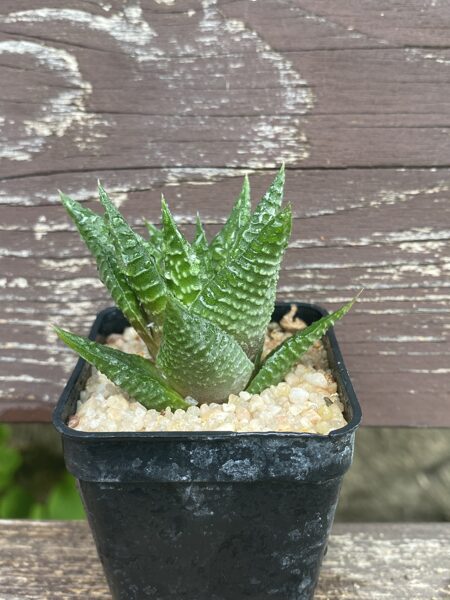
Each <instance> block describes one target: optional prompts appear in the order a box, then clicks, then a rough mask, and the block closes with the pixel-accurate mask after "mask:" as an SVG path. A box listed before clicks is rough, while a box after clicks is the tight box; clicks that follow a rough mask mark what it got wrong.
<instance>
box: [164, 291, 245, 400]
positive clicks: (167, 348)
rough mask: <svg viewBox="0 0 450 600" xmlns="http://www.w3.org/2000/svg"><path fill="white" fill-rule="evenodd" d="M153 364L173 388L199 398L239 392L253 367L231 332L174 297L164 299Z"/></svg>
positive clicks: (220, 397) (212, 398) (221, 398)
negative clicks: (162, 317)
mask: <svg viewBox="0 0 450 600" xmlns="http://www.w3.org/2000/svg"><path fill="white" fill-rule="evenodd" d="M156 364H157V366H158V367H159V368H160V369H161V370H162V372H163V373H164V375H165V376H166V378H167V379H168V381H169V382H170V384H171V385H172V386H173V387H174V388H175V389H176V390H178V391H179V392H180V393H181V394H183V395H187V394H189V395H190V396H192V397H193V398H195V399H196V400H198V401H199V402H204V401H208V402H217V401H220V400H224V399H226V398H227V397H228V395H229V394H233V393H239V392H240V391H242V390H243V389H244V387H245V385H246V384H247V382H248V380H249V379H250V376H251V374H252V370H253V364H252V362H251V361H250V360H249V359H248V358H247V356H246V355H245V353H244V352H243V351H242V349H241V347H240V346H239V344H238V343H237V342H236V341H235V340H234V339H233V338H232V337H231V336H229V335H228V334H227V333H225V332H224V331H222V330H221V329H219V327H217V326H216V325H214V323H211V322H210V321H208V320H206V319H203V318H202V317H200V316H198V315H196V314H195V313H194V312H193V311H192V310H191V311H188V310H187V309H186V308H185V307H183V305H182V304H181V303H180V302H177V301H176V300H169V301H168V302H167V307H166V315H165V319H164V326H163V337H162V342H161V347H160V349H159V353H158V357H157V359H156Z"/></svg>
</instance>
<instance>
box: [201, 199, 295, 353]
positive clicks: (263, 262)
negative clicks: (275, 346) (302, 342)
mask: <svg viewBox="0 0 450 600" xmlns="http://www.w3.org/2000/svg"><path fill="white" fill-rule="evenodd" d="M291 220H292V215H291V208H290V207H289V206H288V207H286V208H285V209H284V210H282V211H280V212H278V213H277V214H276V215H275V216H274V217H272V219H271V220H270V221H269V222H268V223H266V225H265V226H264V227H263V228H261V230H260V232H259V234H258V235H257V236H256V237H255V238H254V239H253V240H252V242H251V243H250V244H248V245H247V247H246V248H245V250H244V251H243V253H242V254H240V255H238V256H236V257H235V258H233V259H232V260H231V261H230V262H229V263H228V264H227V265H225V266H224V267H223V268H222V270H221V271H219V273H217V275H215V276H214V277H213V278H212V279H211V280H210V282H209V283H208V284H207V286H205V288H204V289H203V290H202V292H201V294H200V296H199V297H198V298H197V300H196V301H195V303H194V304H193V305H192V308H193V310H194V311H195V312H196V313H198V314H200V315H202V316H203V317H205V318H206V319H209V320H210V321H212V322H213V323H216V324H217V325H218V326H219V327H220V328H221V329H223V330H224V331H226V332H227V333H228V334H230V335H232V336H233V337H234V338H235V339H236V340H237V341H238V342H239V343H240V345H241V346H242V348H243V349H244V351H245V352H246V353H247V355H248V356H249V357H250V358H253V357H254V356H255V354H256V353H257V352H258V350H259V349H260V347H261V344H262V342H263V340H264V335H265V332H266V329H267V325H268V324H269V321H270V317H271V315H272V312H273V305H274V302H275V294H276V285H277V281H278V273H279V268H280V263H281V259H282V256H283V253H284V250H285V248H286V246H287V242H288V239H289V234H290V231H291Z"/></svg>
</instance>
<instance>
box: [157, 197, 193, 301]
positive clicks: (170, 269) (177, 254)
mask: <svg viewBox="0 0 450 600" xmlns="http://www.w3.org/2000/svg"><path fill="white" fill-rule="evenodd" d="M162 220H163V244H164V277H165V278H166V281H167V286H168V287H169V289H170V291H171V292H172V294H173V295H174V296H175V297H176V298H178V299H179V300H180V301H181V302H183V304H186V305H189V304H191V303H192V302H193V301H194V300H195V298H196V297H197V296H198V293H199V291H200V289H201V278H200V260H199V258H198V257H197V254H196V252H195V250H194V249H193V248H192V246H191V245H190V243H189V242H188V241H187V240H186V239H185V238H184V236H183V235H182V234H181V232H180V231H179V229H178V227H177V225H176V223H175V221H174V219H173V217H172V215H171V213H170V211H169V208H168V206H167V204H166V202H165V200H164V198H163V200H162Z"/></svg>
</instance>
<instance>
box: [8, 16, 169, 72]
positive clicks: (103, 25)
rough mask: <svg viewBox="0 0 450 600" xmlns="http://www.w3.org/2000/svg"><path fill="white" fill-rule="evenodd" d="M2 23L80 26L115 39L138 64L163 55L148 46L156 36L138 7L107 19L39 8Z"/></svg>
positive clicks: (9, 18)
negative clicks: (56, 23) (50, 23)
mask: <svg viewBox="0 0 450 600" xmlns="http://www.w3.org/2000/svg"><path fill="white" fill-rule="evenodd" d="M2 21H3V22H4V23H37V22H38V23H39V22H40V23H48V22H50V21H55V22H61V21H67V22H69V23H71V24H78V25H82V26H83V28H87V29H90V30H91V31H94V32H97V33H106V34H108V35H110V36H111V37H112V38H113V39H115V40H116V41H117V42H118V43H119V45H120V47H121V48H122V50H124V51H125V52H126V53H127V54H129V55H130V56H133V57H134V58H135V59H136V60H138V61H145V60H156V59H157V58H158V57H159V56H162V55H163V54H164V53H163V51H162V50H159V49H158V48H155V47H154V46H152V45H151V41H152V39H153V38H155V37H156V33H155V32H154V31H153V29H152V28H151V27H150V25H149V24H148V23H147V22H146V21H145V20H144V18H143V16H142V9H141V7H140V6H139V4H132V5H129V6H125V8H124V9H123V10H122V11H119V12H117V13H115V14H111V15H110V16H108V17H103V16H100V15H93V14H91V13H89V12H86V11H83V10H76V9H70V8H38V9H34V10H22V11H18V12H14V13H10V14H9V15H7V16H6V17H3V19H1V20H0V22H2Z"/></svg>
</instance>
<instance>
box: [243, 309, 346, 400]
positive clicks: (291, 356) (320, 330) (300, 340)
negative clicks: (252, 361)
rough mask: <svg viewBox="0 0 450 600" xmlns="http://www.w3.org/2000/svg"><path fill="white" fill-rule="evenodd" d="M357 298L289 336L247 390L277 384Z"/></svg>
mask: <svg viewBox="0 0 450 600" xmlns="http://www.w3.org/2000/svg"><path fill="white" fill-rule="evenodd" d="M355 301H356V298H354V299H353V300H351V301H350V302H348V303H347V304H345V305H344V306H342V307H341V308H340V309H339V310H337V311H335V312H334V313H331V314H330V315H326V316H325V317H322V318H321V319H319V320H318V321H315V322H314V323H312V324H311V325H310V326H309V327H307V328H306V329H302V330H300V331H299V332H297V333H296V334H295V335H293V336H291V337H289V338H287V339H286V340H285V341H284V342H283V343H282V344H280V346H278V347H277V348H275V349H274V350H272V352H271V353H270V354H269V355H268V357H267V358H266V360H265V361H264V363H263V364H262V366H261V368H260V370H259V371H258V373H257V374H256V376H255V377H254V378H253V379H252V380H251V382H250V384H249V385H248V387H247V391H248V392H250V393H251V394H259V393H261V392H262V391H263V390H265V389H266V388H268V387H269V386H271V385H277V384H278V383H280V381H282V380H283V379H284V377H285V376H286V375H287V374H288V373H289V371H290V370H291V369H292V368H293V367H294V366H295V365H296V364H297V363H298V361H299V359H300V356H301V355H302V354H304V353H305V352H306V351H307V350H308V349H309V348H310V347H311V346H312V345H313V344H314V342H316V341H317V340H320V339H321V337H322V336H323V335H324V334H325V332H326V331H327V330H328V329H329V328H330V327H332V326H333V325H334V324H335V323H336V322H337V321H339V319H341V318H342V317H343V316H344V315H345V314H346V313H347V312H348V311H349V310H350V309H351V307H352V306H353V304H354V303H355Z"/></svg>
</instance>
